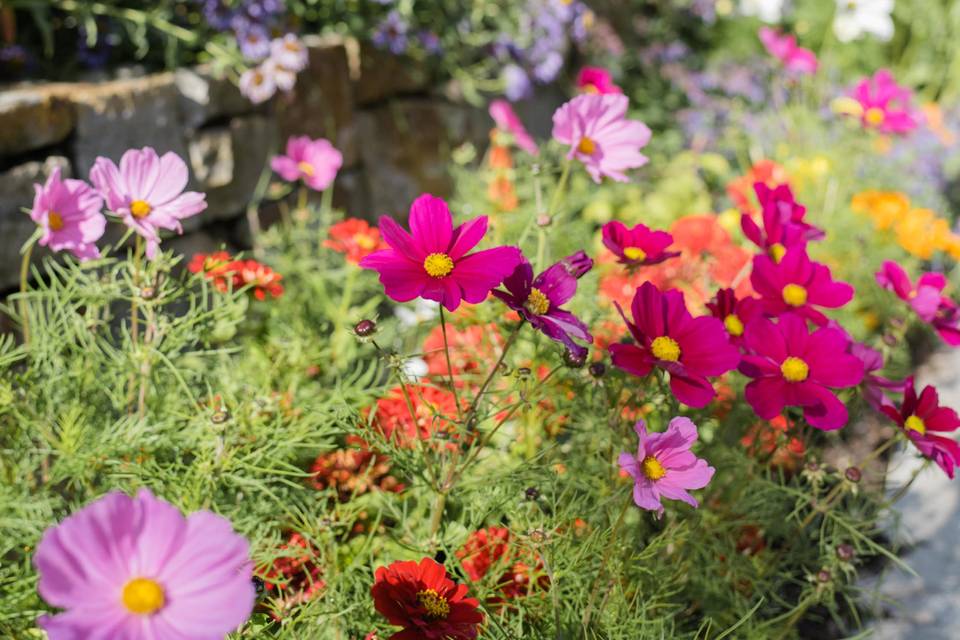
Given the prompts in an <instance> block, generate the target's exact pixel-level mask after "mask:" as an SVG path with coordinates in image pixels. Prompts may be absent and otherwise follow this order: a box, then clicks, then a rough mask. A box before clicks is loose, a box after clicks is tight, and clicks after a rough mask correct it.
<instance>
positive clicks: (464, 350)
mask: <svg viewBox="0 0 960 640" xmlns="http://www.w3.org/2000/svg"><path fill="white" fill-rule="evenodd" d="M447 343H448V345H449V348H450V366H451V367H452V368H453V375H454V377H455V378H459V377H461V376H464V375H478V376H479V375H484V374H486V372H487V371H489V369H490V367H491V366H493V357H495V355H494V354H497V353H499V349H500V347H501V346H502V345H503V337H502V336H501V335H500V332H499V330H498V329H497V326H496V325H495V324H493V323H490V324H486V325H470V326H468V327H465V328H463V329H458V328H456V327H453V326H450V325H447ZM423 359H424V361H426V363H427V370H428V372H429V374H430V375H431V376H438V377H441V378H446V377H448V376H449V375H450V370H449V369H448V368H447V354H446V353H445V352H444V349H443V327H440V326H436V327H434V328H433V330H432V331H430V334H429V335H428V336H427V338H426V339H425V340H424V341H423ZM455 384H457V386H460V385H461V384H462V381H461V380H458V379H455Z"/></svg>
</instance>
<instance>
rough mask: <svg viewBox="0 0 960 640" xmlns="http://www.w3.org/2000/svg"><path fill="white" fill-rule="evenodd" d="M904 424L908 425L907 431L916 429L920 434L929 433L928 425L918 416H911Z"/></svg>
mask: <svg viewBox="0 0 960 640" xmlns="http://www.w3.org/2000/svg"><path fill="white" fill-rule="evenodd" d="M903 426H904V427H906V429H907V431H916V432H917V433H919V434H920V435H924V434H926V433H927V425H925V424H924V423H923V419H922V418H919V417H917V416H910V417H909V418H907V420H906V421H905V422H904V423H903Z"/></svg>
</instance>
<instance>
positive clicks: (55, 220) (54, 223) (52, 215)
mask: <svg viewBox="0 0 960 640" xmlns="http://www.w3.org/2000/svg"><path fill="white" fill-rule="evenodd" d="M47 226H48V227H50V231H60V229H63V217H62V216H61V215H60V214H59V213H57V212H56V211H48V212H47Z"/></svg>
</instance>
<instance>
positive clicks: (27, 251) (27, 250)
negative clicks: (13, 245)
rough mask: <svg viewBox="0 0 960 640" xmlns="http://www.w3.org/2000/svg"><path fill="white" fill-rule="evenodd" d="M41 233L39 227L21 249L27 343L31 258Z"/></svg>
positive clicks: (25, 339) (22, 306) (22, 318)
mask: <svg viewBox="0 0 960 640" xmlns="http://www.w3.org/2000/svg"><path fill="white" fill-rule="evenodd" d="M40 233H41V231H40V229H37V231H36V232H35V233H34V234H33V235H32V236H30V238H29V239H28V240H27V241H26V243H24V245H23V249H21V250H20V252H21V253H23V260H21V261H20V321H21V323H22V329H23V344H25V345H26V344H30V305H28V304H27V298H26V293H27V286H28V285H29V282H28V281H29V279H30V258H31V257H32V256H33V247H34V245H35V244H36V243H37V240H38V239H39V238H40Z"/></svg>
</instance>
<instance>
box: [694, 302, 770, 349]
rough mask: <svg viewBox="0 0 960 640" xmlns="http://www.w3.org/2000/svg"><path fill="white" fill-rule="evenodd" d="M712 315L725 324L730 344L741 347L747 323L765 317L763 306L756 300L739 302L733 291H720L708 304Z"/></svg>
mask: <svg viewBox="0 0 960 640" xmlns="http://www.w3.org/2000/svg"><path fill="white" fill-rule="evenodd" d="M707 308H708V309H709V310H710V315H712V316H713V317H714V318H716V319H717V320H719V321H720V322H722V323H723V328H724V329H726V330H727V336H729V338H730V342H732V343H733V344H735V345H739V344H740V342H741V341H742V339H743V331H744V329H745V328H746V326H747V323H748V322H750V321H751V320H753V319H754V318H756V317H759V316H761V315H763V304H761V302H760V301H759V300H757V299H756V298H753V297H751V296H747V297H745V298H741V299H740V300H737V294H736V293H735V292H734V290H733V289H730V288H727V289H720V290H718V291H717V295H716V296H714V298H713V300H711V301H710V302H708V303H707Z"/></svg>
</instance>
